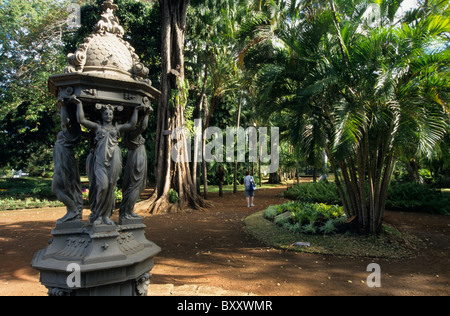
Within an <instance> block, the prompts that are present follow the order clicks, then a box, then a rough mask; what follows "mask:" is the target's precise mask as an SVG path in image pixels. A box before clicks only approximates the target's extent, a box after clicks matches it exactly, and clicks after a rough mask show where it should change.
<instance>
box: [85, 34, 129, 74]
mask: <svg viewBox="0 0 450 316" xmlns="http://www.w3.org/2000/svg"><path fill="white" fill-rule="evenodd" d="M133 65H134V61H133V56H132V53H131V52H130V49H129V48H128V47H127V46H126V44H125V43H124V41H123V40H121V39H120V38H118V37H117V36H115V35H113V34H109V33H106V34H104V35H100V36H95V37H94V38H93V39H92V40H91V41H90V43H89V46H88V49H87V51H86V63H85V65H84V69H83V72H90V71H108V70H109V71H119V72H122V73H124V74H128V75H130V74H132V73H133Z"/></svg>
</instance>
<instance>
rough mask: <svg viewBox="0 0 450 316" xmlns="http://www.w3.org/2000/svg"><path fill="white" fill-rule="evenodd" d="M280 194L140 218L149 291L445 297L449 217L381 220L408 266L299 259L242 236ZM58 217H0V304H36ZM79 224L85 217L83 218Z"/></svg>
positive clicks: (392, 215)
mask: <svg viewBox="0 0 450 316" xmlns="http://www.w3.org/2000/svg"><path fill="white" fill-rule="evenodd" d="M284 189H285V188H276V189H266V190H261V191H258V192H257V197H256V201H255V204H256V207H254V208H251V209H248V208H247V207H246V203H245V195H244V193H242V192H241V193H239V194H237V195H233V194H225V196H224V197H223V198H219V197H218V195H216V194H211V201H212V202H213V203H214V205H215V206H214V207H212V208H211V209H209V210H207V211H205V212H193V213H186V214H169V215H154V216H147V217H146V218H145V223H146V225H147V226H148V228H147V237H148V239H150V240H152V241H153V242H155V243H156V244H157V245H159V246H160V247H161V248H162V249H163V251H162V253H161V254H160V255H159V256H158V257H157V258H156V265H155V268H154V269H153V271H152V275H153V277H152V283H153V284H174V285H175V286H179V285H189V284H193V285H205V286H214V287H220V288H223V289H225V290H232V291H241V292H251V293H254V294H256V295H264V296H266V295H267V296H278V295H282V296H292V295H444V296H447V295H449V294H450V287H449V283H450V275H449V267H450V265H449V263H450V242H449V236H450V216H440V215H430V214H417V213H412V214H411V213H402V212H387V213H386V217H385V221H386V222H388V223H390V224H392V225H394V226H395V227H397V228H399V229H400V230H404V231H407V232H409V233H412V234H414V235H416V236H417V237H419V238H420V239H421V240H422V241H423V247H422V248H421V249H420V251H419V252H418V255H417V257H416V258H414V259H407V260H375V261H374V260H373V259H367V258H348V257H347V258H344V257H335V256H324V255H315V254H302V253H294V252H289V253H285V252H283V251H280V250H276V249H272V248H269V247H267V246H265V245H263V244H261V243H260V242H258V241H256V240H255V239H254V238H252V237H251V236H249V235H248V234H246V233H245V230H244V225H243V219H244V218H245V217H247V216H248V215H250V214H252V213H255V212H257V211H260V210H263V209H265V208H267V207H268V206H269V205H273V204H280V203H283V202H284V201H285V200H284V199H283V198H281V197H280V196H281V193H282V192H283V190H284ZM64 213H65V211H64V209H61V208H59V209H39V210H26V211H14V212H0V296H7V295H14V296H24V295H26V296H40V295H46V293H47V291H46V289H45V288H44V287H43V286H42V285H41V284H40V283H39V275H38V273H37V271H35V270H33V269H32V268H31V267H30V262H31V260H32V258H33V255H34V253H35V252H36V251H38V250H39V249H43V248H45V247H46V246H47V241H48V240H49V239H50V238H51V234H50V231H51V230H52V229H53V227H54V225H55V221H56V220H57V219H58V218H60V217H62V216H63V215H64ZM84 215H85V218H86V217H87V215H88V211H85V214H84ZM372 262H376V263H378V264H380V266H381V272H382V276H381V288H369V287H368V286H367V285H366V282H365V281H366V279H367V277H368V275H369V273H370V272H366V268H367V265H368V264H369V263H372Z"/></svg>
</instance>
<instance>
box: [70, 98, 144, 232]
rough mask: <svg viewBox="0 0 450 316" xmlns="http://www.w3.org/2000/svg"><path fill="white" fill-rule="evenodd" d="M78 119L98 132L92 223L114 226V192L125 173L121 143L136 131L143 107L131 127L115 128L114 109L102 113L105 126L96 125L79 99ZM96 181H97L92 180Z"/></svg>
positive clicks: (93, 159)
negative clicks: (123, 138)
mask: <svg viewBox="0 0 450 316" xmlns="http://www.w3.org/2000/svg"><path fill="white" fill-rule="evenodd" d="M73 99H74V101H75V102H76V103H77V116H78V121H79V123H80V124H81V125H83V126H84V127H86V128H87V129H89V130H91V131H93V132H95V135H96V138H95V144H96V147H95V150H94V152H93V155H92V157H91V158H90V161H89V162H88V165H89V164H90V165H89V166H88V169H89V172H88V175H89V176H90V177H91V178H90V179H89V181H91V182H93V183H94V185H95V194H93V195H92V196H91V198H92V200H91V215H90V221H91V223H93V224H94V225H95V226H98V225H102V224H104V225H114V222H113V221H112V220H111V219H110V217H111V215H112V213H113V211H114V207H115V204H116V199H115V196H114V191H115V189H116V186H117V181H118V180H119V177H120V173H121V171H122V152H121V150H120V148H119V145H118V144H119V139H120V137H121V136H122V135H123V134H124V133H125V132H127V131H130V130H132V129H133V128H134V127H135V126H136V124H137V119H138V111H139V109H140V107H136V108H135V109H134V112H133V115H132V117H131V120H130V122H129V123H127V124H123V125H119V124H116V125H114V124H113V119H114V108H113V107H112V106H106V107H104V108H103V110H102V122H101V123H95V122H92V121H90V120H88V119H86V117H85V114H84V109H83V104H82V102H81V101H80V100H78V99H77V98H76V97H74V98H73ZM92 177H93V178H92Z"/></svg>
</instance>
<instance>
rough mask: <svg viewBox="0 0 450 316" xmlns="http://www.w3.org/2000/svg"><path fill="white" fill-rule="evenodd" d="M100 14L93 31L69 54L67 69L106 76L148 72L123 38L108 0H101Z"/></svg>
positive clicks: (140, 76)
mask: <svg viewBox="0 0 450 316" xmlns="http://www.w3.org/2000/svg"><path fill="white" fill-rule="evenodd" d="M102 7H103V10H104V12H103V14H102V17H101V20H100V21H99V22H98V23H97V25H96V28H95V32H94V33H93V34H91V35H90V36H89V37H87V38H86V39H85V40H84V43H83V44H81V45H80V47H79V48H78V50H77V51H76V52H75V53H74V54H69V56H68V62H69V66H68V67H67V68H66V70H65V72H66V73H73V72H82V73H101V74H103V75H106V76H110V75H111V76H123V75H126V76H129V77H132V78H134V79H136V80H143V79H144V78H145V77H146V76H147V75H148V72H149V71H148V68H146V67H145V66H144V65H143V64H142V63H140V61H139V57H138V56H137V55H136V53H135V50H134V48H133V47H132V46H131V45H130V43H128V42H127V41H125V40H124V39H123V35H124V30H123V28H122V26H120V24H119V21H118V20H117V18H116V17H115V16H114V11H115V10H117V8H118V7H117V5H115V4H114V3H113V2H112V1H111V0H107V1H105V2H104V3H103V5H102Z"/></svg>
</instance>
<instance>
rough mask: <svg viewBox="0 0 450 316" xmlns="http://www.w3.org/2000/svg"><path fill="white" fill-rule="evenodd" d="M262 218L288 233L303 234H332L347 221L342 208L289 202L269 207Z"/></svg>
mask: <svg viewBox="0 0 450 316" xmlns="http://www.w3.org/2000/svg"><path fill="white" fill-rule="evenodd" d="M264 216H265V217H266V218H267V219H269V220H274V222H275V224H277V225H279V226H282V227H283V228H285V229H287V230H289V231H292V232H294V233H303V234H316V233H322V234H326V235H329V234H333V233H336V232H337V231H338V229H339V227H340V226H341V225H343V224H344V223H345V222H346V221H347V217H346V216H345V212H344V210H343V209H342V207H340V206H337V205H326V204H322V203H304V202H290V203H286V204H283V205H278V206H271V207H269V208H268V209H267V210H266V211H265V213H264Z"/></svg>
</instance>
